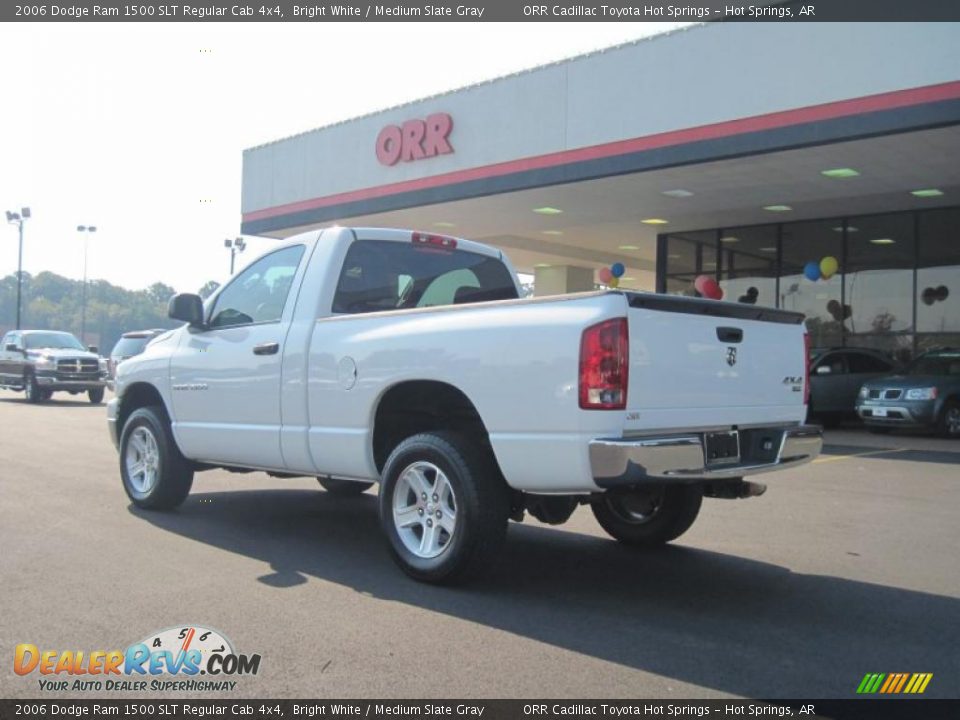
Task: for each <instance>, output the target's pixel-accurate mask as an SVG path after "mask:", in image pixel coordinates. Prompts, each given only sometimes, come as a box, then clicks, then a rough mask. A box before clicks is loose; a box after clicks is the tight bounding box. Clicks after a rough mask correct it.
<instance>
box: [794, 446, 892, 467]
mask: <svg viewBox="0 0 960 720" xmlns="http://www.w3.org/2000/svg"><path fill="white" fill-rule="evenodd" d="M908 449H909V448H887V449H885V450H870V451H869V452H862V453H853V454H852V455H830V456H828V457H824V456H823V455H821V456H820V457H818V458H817V459H816V460H814V461H813V462H812V463H811V464H812V465H816V464H817V463H828V462H836V461H837V460H851V459H853V458H858V457H867V456H868V455H885V454H887V453H898V452H906V451H907V450H908Z"/></svg>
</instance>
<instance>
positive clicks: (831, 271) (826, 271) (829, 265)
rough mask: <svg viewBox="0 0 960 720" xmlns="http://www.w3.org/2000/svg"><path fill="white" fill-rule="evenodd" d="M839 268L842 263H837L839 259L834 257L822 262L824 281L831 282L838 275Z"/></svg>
mask: <svg viewBox="0 0 960 720" xmlns="http://www.w3.org/2000/svg"><path fill="white" fill-rule="evenodd" d="M839 267H840V263H838V262H837V259H836V258H835V257H833V256H832V255H827V256H826V257H825V258H824V259H823V260H821V261H820V274H821V275H822V276H823V279H824V280H829V279H830V278H832V277H833V276H834V275H836V274H837V270H838V269H839Z"/></svg>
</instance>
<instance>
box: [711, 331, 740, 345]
mask: <svg viewBox="0 0 960 720" xmlns="http://www.w3.org/2000/svg"><path fill="white" fill-rule="evenodd" d="M717 340H719V341H720V342H724V343H738V342H740V341H742V340H743V330H741V329H740V328H734V327H718V328H717Z"/></svg>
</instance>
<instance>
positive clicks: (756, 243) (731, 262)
mask: <svg viewBox="0 0 960 720" xmlns="http://www.w3.org/2000/svg"><path fill="white" fill-rule="evenodd" d="M720 261H721V270H720V287H722V288H723V299H724V300H729V301H731V302H741V303H748V304H750V305H766V306H768V307H776V305H777V296H776V292H777V226H776V225H762V226H757V227H744V228H731V229H729V230H723V231H722V232H721V233H720Z"/></svg>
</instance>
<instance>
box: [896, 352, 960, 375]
mask: <svg viewBox="0 0 960 720" xmlns="http://www.w3.org/2000/svg"><path fill="white" fill-rule="evenodd" d="M907 375H960V352H938V353H927V354H926V355H921V356H920V357H918V358H917V359H916V360H914V361H913V363H912V364H911V365H910V367H908V368H907Z"/></svg>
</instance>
